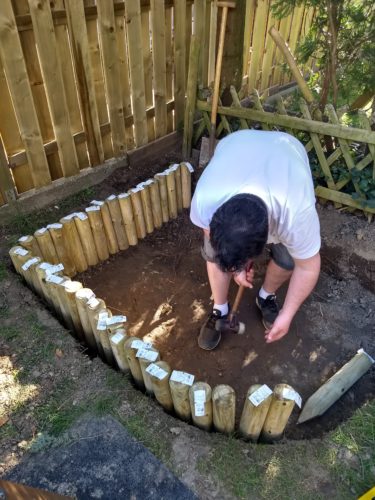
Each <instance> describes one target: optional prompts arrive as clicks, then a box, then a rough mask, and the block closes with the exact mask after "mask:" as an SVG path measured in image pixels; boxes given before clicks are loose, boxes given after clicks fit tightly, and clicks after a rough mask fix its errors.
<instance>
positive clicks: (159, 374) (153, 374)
mask: <svg viewBox="0 0 375 500" xmlns="http://www.w3.org/2000/svg"><path fill="white" fill-rule="evenodd" d="M171 371H172V370H171V367H170V366H169V364H168V363H166V362H165V361H157V362H156V363H151V364H150V365H148V367H147V368H146V372H147V374H148V375H149V377H150V379H151V384H152V390H153V392H154V395H155V398H156V400H157V401H158V402H159V403H160V404H161V406H162V407H163V408H164V409H165V410H167V411H168V412H170V411H172V410H173V400H172V395H171V389H170V387H169V376H170V374H171Z"/></svg>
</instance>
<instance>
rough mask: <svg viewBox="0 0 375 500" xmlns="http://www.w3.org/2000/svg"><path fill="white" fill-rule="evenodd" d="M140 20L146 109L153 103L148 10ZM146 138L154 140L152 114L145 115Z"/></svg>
mask: <svg viewBox="0 0 375 500" xmlns="http://www.w3.org/2000/svg"><path fill="white" fill-rule="evenodd" d="M141 22H142V50H143V68H144V79H145V99H146V109H150V108H152V107H153V105H154V99H153V91H152V84H153V81H152V71H153V67H152V66H153V64H152V54H151V45H150V41H151V32H150V12H149V11H142V13H141ZM147 139H148V142H151V141H154V140H155V126H154V118H153V117H152V116H147Z"/></svg>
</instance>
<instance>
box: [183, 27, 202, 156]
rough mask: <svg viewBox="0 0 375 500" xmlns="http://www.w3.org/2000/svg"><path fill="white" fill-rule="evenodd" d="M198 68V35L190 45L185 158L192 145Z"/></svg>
mask: <svg viewBox="0 0 375 500" xmlns="http://www.w3.org/2000/svg"><path fill="white" fill-rule="evenodd" d="M198 68H199V41H198V40H197V38H196V35H193V36H192V39H191V45H190V63H189V75H188V84H187V99H186V110H185V121H184V138H183V145H182V156H183V159H184V160H187V159H189V158H190V154H191V145H192V139H193V126H194V112H195V103H196V100H197V86H198Z"/></svg>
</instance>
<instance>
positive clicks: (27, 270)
mask: <svg viewBox="0 0 375 500" xmlns="http://www.w3.org/2000/svg"><path fill="white" fill-rule="evenodd" d="M41 262H42V259H41V258H40V257H31V258H30V259H28V260H27V261H26V262H25V263H24V264H22V266H21V269H22V271H23V273H24V277H25V279H26V282H27V283H28V284H29V286H31V288H32V289H33V290H34V292H35V293H37V294H38V295H40V297H42V298H43V290H42V286H41V284H40V281H39V277H38V275H37V273H36V266H37V265H39V264H40V263H41Z"/></svg>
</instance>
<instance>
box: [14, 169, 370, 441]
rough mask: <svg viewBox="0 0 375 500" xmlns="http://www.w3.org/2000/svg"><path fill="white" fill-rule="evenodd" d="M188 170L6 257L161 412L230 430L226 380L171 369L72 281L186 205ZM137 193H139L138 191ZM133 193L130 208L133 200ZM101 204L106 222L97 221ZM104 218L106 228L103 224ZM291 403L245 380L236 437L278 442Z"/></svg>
mask: <svg viewBox="0 0 375 500" xmlns="http://www.w3.org/2000/svg"><path fill="white" fill-rule="evenodd" d="M192 171H193V169H192V167H191V165H190V164H188V163H186V162H185V163H182V164H181V165H173V166H172V167H170V168H168V169H167V170H166V171H165V172H163V173H161V174H157V175H156V176H155V178H154V179H150V180H149V181H146V182H144V183H141V184H139V185H138V186H137V187H136V188H135V189H131V190H129V191H128V192H127V193H121V194H119V195H112V196H110V197H108V198H107V199H106V202H104V203H100V202H94V204H92V205H91V206H90V207H88V208H87V209H86V211H85V212H77V213H73V214H70V215H68V216H67V217H63V218H62V219H61V221H60V222H59V223H55V224H50V225H49V226H48V229H45V230H42V231H40V230H39V231H36V234H35V236H24V237H21V238H20V239H19V240H18V243H19V245H18V246H15V247H13V248H11V250H10V251H9V254H10V257H11V260H12V263H13V265H14V268H15V269H16V271H17V273H18V274H20V275H21V276H22V278H24V280H25V282H26V283H27V285H28V286H29V287H30V288H31V289H32V290H33V291H34V292H35V293H37V294H38V295H40V296H41V298H42V299H43V300H45V301H46V302H47V304H48V305H49V307H50V308H51V309H52V310H53V311H54V312H55V313H56V316H57V317H58V318H59V319H60V321H61V322H62V323H64V324H65V326H66V327H67V328H68V329H69V330H70V331H71V332H72V333H73V335H74V336H75V337H76V338H77V339H78V340H79V341H80V342H82V343H84V344H86V345H87V347H88V348H89V349H90V352H92V353H97V354H98V355H99V356H100V357H101V358H102V359H103V360H104V361H105V362H106V363H108V364H109V365H111V366H113V367H115V368H118V369H119V370H120V371H121V372H122V373H124V374H129V376H131V377H132V378H133V380H134V382H135V385H136V386H137V387H138V388H140V389H141V390H145V391H146V392H147V393H148V394H149V395H150V396H152V397H155V399H156V400H157V401H158V403H159V404H160V405H161V406H162V407H163V408H164V409H165V410H166V411H167V412H174V413H175V414H176V415H177V416H178V417H179V418H180V419H182V420H184V421H188V422H189V421H192V422H193V423H194V424H195V425H196V426H198V427H200V428H201V429H203V430H211V429H212V428H213V429H215V430H216V431H218V432H223V433H225V434H232V433H233V432H236V425H235V422H236V419H235V410H236V394H235V391H234V389H233V388H231V387H230V386H228V385H218V386H216V387H213V388H211V387H210V386H209V385H208V384H207V383H205V382H202V381H198V382H196V381H195V380H194V375H193V374H190V373H185V372H181V371H176V370H173V367H171V366H169V364H168V363H166V362H165V361H162V360H161V358H162V353H159V352H158V351H156V350H155V349H154V348H153V346H152V344H151V343H147V342H144V341H143V340H142V339H141V338H137V337H129V336H128V335H127V327H126V321H127V320H126V317H125V316H123V315H113V314H112V312H111V310H110V309H109V308H108V307H107V305H106V304H105V302H104V301H103V300H102V299H100V298H98V297H96V296H95V293H94V292H93V291H92V290H90V289H88V288H84V287H83V285H82V283H80V282H79V281H73V279H74V275H75V274H76V273H77V272H79V271H80V270H84V269H87V267H88V266H92V265H95V264H97V263H98V262H100V261H103V260H105V258H108V257H109V255H110V251H109V248H110V243H109V241H108V239H109V238H110V239H112V240H113V241H112V243H113V242H114V238H115V239H116V245H114V244H113V246H112V251H113V250H114V248H115V246H116V249H117V251H120V249H121V247H122V248H124V251H126V249H127V248H129V246H132V245H136V244H137V242H138V241H139V239H142V238H143V237H144V236H146V234H147V232H148V230H149V231H150V232H151V221H152V230H153V229H154V228H157V227H160V226H161V225H162V223H163V222H165V221H168V220H169V219H170V218H174V217H175V216H176V215H177V213H178V211H179V210H181V209H182V208H188V207H189V205H190V197H191V174H192ZM176 172H178V175H176ZM169 176H170V177H169ZM168 177H169V182H168ZM171 179H173V182H171ZM171 188H173V189H171ZM144 190H146V192H147V194H146V195H145V194H143V196H142V192H143V191H144ZM134 193H135V194H136V195H137V200H138V201H139V203H138V204H137V205H136V204H133V200H132V196H133V195H134ZM103 205H105V207H106V210H105V213H106V214H107V215H106V222H103V211H102V207H103ZM163 207H164V208H165V210H163ZM137 211H138V212H137ZM145 212H147V215H146V214H145ZM108 216H109V217H108ZM137 217H138V218H139V220H143V224H144V232H145V234H144V235H143V234H142V235H141V233H139V220H138V224H137ZM146 220H147V221H148V228H147V225H146ZM109 223H110V224H111V227H112V230H108V228H107V230H106V229H105V224H107V225H108V224H109ZM64 229H65V230H64ZM46 235H47V237H49V238H48V239H47V238H46ZM47 252H48V254H49V255H51V256H57V257H58V259H57V260H58V261H59V260H60V261H61V262H56V260H55V258H54V259H53V260H54V262H46V259H45V256H46V254H47ZM72 256H73V259H72ZM65 267H66V269H65ZM363 357H364V356H363ZM366 361H367V358H366ZM367 364H368V363H367ZM366 366H367V365H366ZM296 403H297V405H299V406H300V404H301V401H300V397H299V396H298V394H297V393H296V392H295V391H294V389H293V388H292V387H290V386H288V385H286V384H279V385H277V386H276V387H275V388H274V390H271V389H270V388H269V387H268V386H265V385H263V386H261V385H260V384H258V385H252V386H251V387H250V389H249V391H248V393H247V396H246V399H245V404H244V407H243V411H242V415H241V419H240V422H239V428H238V430H239V433H240V435H241V436H242V437H244V438H245V439H249V440H251V441H253V442H256V441H257V440H258V439H259V438H260V439H262V440H264V441H272V442H273V441H276V440H278V439H280V438H281V437H282V436H283V433H284V429H285V426H286V424H287V422H288V418H289V416H290V414H291V412H292V410H293V408H294V406H295V404H296Z"/></svg>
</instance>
